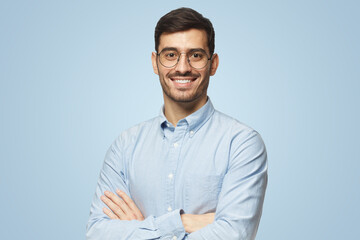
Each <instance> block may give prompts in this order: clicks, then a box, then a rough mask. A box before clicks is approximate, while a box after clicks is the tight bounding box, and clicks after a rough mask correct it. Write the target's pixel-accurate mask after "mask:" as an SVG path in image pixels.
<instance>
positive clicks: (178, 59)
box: [156, 48, 213, 69]
mask: <svg viewBox="0 0 360 240" xmlns="http://www.w3.org/2000/svg"><path fill="white" fill-rule="evenodd" d="M164 50H175V51H177V52H178V53H179V57H178V58H177V61H176V63H175V64H174V65H172V66H171V67H168V66H165V65H164V64H163V63H162V62H161V60H160V54H161V53H162V52H163V51H164ZM195 51H202V52H204V53H205V55H206V57H208V55H207V53H206V51H205V50H204V49H193V50H191V51H189V52H179V51H178V50H177V49H172V48H164V49H163V50H161V51H160V52H159V53H156V56H157V57H159V62H160V64H161V65H162V66H163V67H165V68H173V67H175V66H176V65H177V64H178V63H179V61H180V57H181V55H182V54H185V55H186V58H187V62H188V63H189V65H190V67H192V68H194V69H203V68H205V67H206V66H207V65H208V64H209V61H211V59H212V57H213V55H211V57H208V58H207V62H206V64H205V66H203V67H201V68H196V67H193V66H192V65H191V62H190V59H189V56H188V54H189V53H191V52H195Z"/></svg>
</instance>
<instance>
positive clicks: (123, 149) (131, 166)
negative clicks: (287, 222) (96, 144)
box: [87, 99, 267, 240]
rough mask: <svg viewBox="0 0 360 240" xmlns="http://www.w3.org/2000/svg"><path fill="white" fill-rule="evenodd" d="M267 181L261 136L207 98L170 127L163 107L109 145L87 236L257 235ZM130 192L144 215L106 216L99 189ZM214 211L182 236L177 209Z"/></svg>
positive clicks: (110, 238)
mask: <svg viewBox="0 0 360 240" xmlns="http://www.w3.org/2000/svg"><path fill="white" fill-rule="evenodd" d="M266 185H267V156H266V150H265V146H264V143H263V141H262V139H261V137H260V135H259V134H258V133H257V132H256V131H254V130H253V129H251V128H250V127H248V126H246V125H244V124H242V123H240V122H238V121H237V120H235V119H233V118H231V117H229V116H227V115H225V114H223V113H221V112H219V111H217V110H215V109H214V107H213V105H212V103H211V101H210V99H208V101H207V103H206V104H205V105H204V106H203V107H202V108H201V109H199V110H198V111H196V112H194V113H193V114H191V115H189V116H187V117H186V118H184V119H182V120H180V121H179V122H178V124H177V126H176V127H174V126H173V125H172V124H171V123H170V122H169V121H167V119H166V117H165V116H164V114H163V111H161V113H160V115H159V116H158V117H156V118H153V119H151V120H149V121H146V122H143V123H141V124H139V125H137V126H135V127H132V128H130V129H128V130H126V131H124V132H123V133H122V134H121V135H120V136H119V137H118V138H117V139H116V140H115V141H114V143H113V144H112V145H111V147H110V149H109V150H108V152H107V154H106V157H105V160H104V164H103V168H102V170H101V173H100V177H99V181H98V185H97V189H96V193H95V196H94V199H93V202H92V206H91V211H90V219H89V222H88V225H87V239H89V240H92V239H94V240H95V239H96V240H100V239H101V240H121V239H206V240H212V239H214V240H215V239H216V240H218V239H226V240H231V239H237V240H238V239H246V240H248V239H254V238H255V235H256V231H257V228H258V224H259V221H260V217H261V212H262V205H263V201H264V195H265V189H266ZM116 189H120V190H122V191H124V192H125V193H126V194H128V195H129V196H130V197H131V198H132V199H133V200H134V202H135V204H136V205H137V206H138V208H139V209H140V211H141V212H142V214H143V216H144V218H145V220H143V221H138V220H132V221H128V220H111V219H109V217H107V216H106V215H105V214H104V213H103V210H102V208H103V207H106V205H105V204H104V203H103V202H102V201H101V200H100V196H101V195H103V194H104V191H106V190H108V191H112V192H115V191H116ZM210 212H215V220H214V222H213V223H211V224H209V225H207V226H206V227H204V228H202V229H200V230H198V231H196V232H193V233H191V234H189V233H186V232H185V230H184V227H183V224H182V221H181V217H180V215H181V214H182V213H191V214H204V213H210Z"/></svg>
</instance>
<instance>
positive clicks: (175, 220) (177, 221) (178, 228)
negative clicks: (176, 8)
mask: <svg viewBox="0 0 360 240" xmlns="http://www.w3.org/2000/svg"><path fill="white" fill-rule="evenodd" d="M181 212H182V210H181V209H176V210H174V211H172V212H169V213H166V214H164V215H162V216H160V217H158V218H155V223H156V225H157V226H158V229H159V231H160V235H161V236H162V237H161V239H174V240H176V239H178V240H180V239H183V238H184V236H185V229H184V225H183V224H182V221H181V217H180V213H181Z"/></svg>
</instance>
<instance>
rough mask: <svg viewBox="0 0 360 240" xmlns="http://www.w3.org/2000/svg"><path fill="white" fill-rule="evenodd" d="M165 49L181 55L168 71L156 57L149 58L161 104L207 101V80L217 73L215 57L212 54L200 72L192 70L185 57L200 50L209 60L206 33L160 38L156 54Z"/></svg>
mask: <svg viewBox="0 0 360 240" xmlns="http://www.w3.org/2000/svg"><path fill="white" fill-rule="evenodd" d="M164 48H171V49H176V50H177V51H178V52H179V53H181V56H180V59H179V62H178V63H177V65H176V66H174V67H171V68H167V67H164V66H163V65H162V64H161V63H160V62H159V57H158V56H157V55H156V53H153V54H152V64H153V68H154V72H155V73H156V74H158V75H159V79H160V84H161V87H162V89H163V93H164V101H165V102H167V101H172V102H198V101H201V100H204V99H206V97H207V88H208V85H209V78H210V76H212V75H214V74H215V72H216V69H217V66H218V56H217V55H216V54H214V55H213V57H212V60H211V61H209V62H208V64H207V65H206V66H205V67H204V68H202V69H195V68H193V67H191V66H190V64H189V62H188V60H187V53H188V52H190V51H192V50H194V49H202V50H204V51H205V52H206V53H207V55H208V56H209V57H210V53H209V48H208V46H207V36H206V32H205V31H203V30H198V29H190V30H186V31H182V32H175V33H163V34H162V35H161V36H160V44H159V48H158V50H159V52H161V51H162V50H163V49H164ZM182 53H185V54H182Z"/></svg>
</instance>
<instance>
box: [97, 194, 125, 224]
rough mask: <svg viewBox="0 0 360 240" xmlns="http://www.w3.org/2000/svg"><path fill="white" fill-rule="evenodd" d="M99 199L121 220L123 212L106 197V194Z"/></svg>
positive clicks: (123, 215) (123, 216)
mask: <svg viewBox="0 0 360 240" xmlns="http://www.w3.org/2000/svg"><path fill="white" fill-rule="evenodd" d="M101 200H102V201H103V202H104V203H105V204H106V205H107V206H108V207H109V208H110V210H111V211H113V213H115V214H116V215H117V216H118V217H119V218H120V219H121V220H123V219H124V218H125V214H124V212H123V211H122V210H121V208H120V207H119V206H118V205H116V204H115V203H114V202H113V201H112V200H111V199H109V198H107V197H106V196H104V195H103V196H101Z"/></svg>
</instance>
